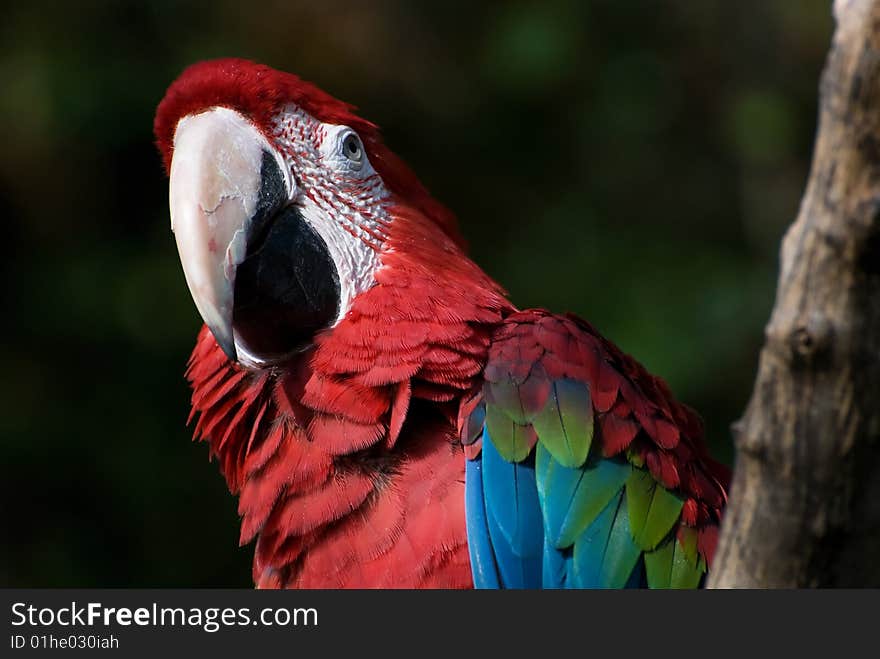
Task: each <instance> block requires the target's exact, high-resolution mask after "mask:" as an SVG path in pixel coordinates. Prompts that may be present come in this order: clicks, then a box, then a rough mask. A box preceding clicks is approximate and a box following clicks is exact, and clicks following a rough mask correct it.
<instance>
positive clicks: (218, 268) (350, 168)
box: [169, 106, 389, 367]
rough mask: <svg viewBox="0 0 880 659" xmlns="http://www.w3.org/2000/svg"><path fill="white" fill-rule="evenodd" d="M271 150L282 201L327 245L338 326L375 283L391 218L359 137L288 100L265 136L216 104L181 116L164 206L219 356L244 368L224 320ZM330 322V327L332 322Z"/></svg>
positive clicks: (241, 349)
mask: <svg viewBox="0 0 880 659" xmlns="http://www.w3.org/2000/svg"><path fill="white" fill-rule="evenodd" d="M264 152H268V153H270V154H272V155H273V156H275V158H276V159H277V162H278V165H279V168H280V170H281V172H282V175H283V176H284V183H285V186H286V190H287V192H288V203H289V204H294V205H296V206H298V207H299V208H300V211H301V215H302V217H303V219H304V220H305V221H306V222H308V223H309V224H310V225H311V226H312V228H313V229H314V230H315V232H316V233H318V235H320V236H321V238H322V239H323V240H324V242H325V243H326V245H327V248H328V251H329V253H330V256H331V258H332V259H333V261H334V264H335V266H336V270H337V272H338V275H339V284H340V304H339V315H338V317H337V318H336V321H335V322H336V323H338V322H339V320H341V319H342V318H343V317H344V316H345V315H346V314H347V313H348V311H349V309H350V308H351V304H352V301H353V300H354V298H355V297H356V296H357V295H358V294H360V293H362V292H363V291H365V290H367V289H369V288H370V287H371V286H373V284H374V283H375V278H374V273H375V271H376V270H377V269H378V268H379V266H380V261H379V253H380V251H381V250H382V248H383V244H384V237H385V232H386V229H387V226H388V222H389V217H388V214H387V212H386V210H385V205H384V203H383V202H384V201H385V200H386V199H387V197H388V191H387V190H386V189H385V186H384V184H383V182H382V180H381V178H380V177H379V175H378V174H377V173H376V172H375V171H374V170H373V167H372V165H371V164H370V162H369V160H368V159H367V155H366V152H365V150H364V147H363V144H362V143H361V141H360V138H359V137H358V136H357V134H356V133H355V132H354V131H353V130H351V129H350V128H348V127H346V126H339V125H333V124H325V123H322V122H319V121H317V120H316V119H314V118H313V117H311V116H310V115H308V114H307V113H305V112H303V111H302V110H300V109H298V108H296V107H295V106H290V107H288V108H286V109H285V110H284V111H283V112H282V113H280V114H279V115H278V116H277V117H276V120H275V122H274V123H273V126H272V140H271V143H270V140H269V139H267V138H266V137H265V136H264V135H263V133H262V132H261V131H260V130H259V129H258V128H257V127H256V126H255V125H254V124H253V123H251V122H250V121H249V120H248V119H247V118H245V117H244V116H242V115H241V114H239V113H238V112H235V111H234V110H230V109H228V108H222V107H216V108H211V109H209V110H207V111H205V112H202V113H199V114H196V115H190V116H187V117H184V118H183V119H181V120H180V122H179V123H178V125H177V130H176V132H175V136H174V151H173V157H172V161H171V172H170V184H169V202H170V208H171V228H172V231H174V235H175V239H176V242H177V247H178V251H179V253H180V259H181V262H182V264H183V269H184V274H185V276H186V282H187V285H188V286H189V289H190V293H191V294H192V297H193V300H194V302H195V304H196V308H197V309H198V311H199V313H200V314H201V316H202V318H203V320H204V321H205V323H206V324H207V325H208V327H209V328H210V329H211V331H212V332H213V333H214V336H215V338H216V339H217V341H218V343H220V345H221V347H223V348H224V350H225V351H226V352H227V354H234V355H235V357H236V358H237V359H238V361H239V362H240V363H242V364H243V365H245V366H251V367H259V366H266V365H268V362H267V361H266V360H264V359H261V358H260V357H259V356H257V355H254V354H251V353H250V352H249V351H248V350H247V349H246V348H245V346H243V345H242V343H241V341H240V340H239V339H238V337H237V336H236V334H235V332H234V330H233V326H232V310H233V303H234V300H233V292H234V289H235V272H236V268H237V267H238V265H239V264H240V263H241V262H242V261H243V260H244V258H245V253H246V248H247V232H248V229H249V226H250V221H251V218H252V217H253V216H254V213H255V211H256V208H257V202H258V199H259V194H260V184H261V180H260V171H261V162H262V157H263V153H264ZM334 324H335V323H334Z"/></svg>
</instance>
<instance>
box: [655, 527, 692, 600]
mask: <svg viewBox="0 0 880 659" xmlns="http://www.w3.org/2000/svg"><path fill="white" fill-rule="evenodd" d="M681 534H682V539H681V540H679V539H678V538H676V537H675V536H674V535H673V536H670V537H668V538H666V540H664V541H663V542H661V543H660V545H659V546H658V547H657V548H656V549H655V550H654V551H651V552H646V553H645V571H646V572H647V577H648V587H649V588H679V589H692V588H697V587H698V586H699V585H700V579H701V578H702V576H703V574H704V573H705V572H706V562H705V561H704V560H703V558H702V557H701V556H698V555H697V532H696V531H695V530H694V529H691V528H688V527H683V528H682V529H681Z"/></svg>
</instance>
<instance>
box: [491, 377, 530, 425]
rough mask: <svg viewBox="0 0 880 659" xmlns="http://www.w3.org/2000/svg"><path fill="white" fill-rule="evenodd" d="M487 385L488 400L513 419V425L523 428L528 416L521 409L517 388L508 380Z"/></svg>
mask: <svg viewBox="0 0 880 659" xmlns="http://www.w3.org/2000/svg"><path fill="white" fill-rule="evenodd" d="M487 384H488V387H489V397H488V398H489V400H490V401H491V402H492V403H494V404H495V405H496V406H497V407H498V408H499V409H501V410H503V411H504V412H505V413H506V414H507V416H509V417H510V418H511V419H513V421H514V423H517V424H519V425H521V426H524V425H526V424H527V423H528V422H529V418H528V415H527V414H526V412H525V410H524V409H523V405H522V401H521V400H520V397H519V387H518V386H517V385H516V384H514V383H513V382H512V381H511V380H510V379H505V380H502V381H501V382H489V383H487Z"/></svg>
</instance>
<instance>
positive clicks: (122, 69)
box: [0, 0, 832, 586]
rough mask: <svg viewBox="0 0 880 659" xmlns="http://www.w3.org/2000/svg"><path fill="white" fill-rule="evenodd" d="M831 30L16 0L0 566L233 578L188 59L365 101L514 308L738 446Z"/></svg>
mask: <svg viewBox="0 0 880 659" xmlns="http://www.w3.org/2000/svg"><path fill="white" fill-rule="evenodd" d="M831 29H832V20H831V15H830V6H829V3H828V2H825V1H822V0H804V1H799V2H792V1H790V0H772V1H768V0H749V1H742V2H724V1H723V0H711V1H710V0H706V1H697V0H666V1H651V0H643V1H640V2H635V1H627V2H621V1H619V0H618V1H613V2H612V1H611V0H603V1H592V2H591V1H586V0H583V1H580V2H576V1H574V0H549V1H547V2H542V3H538V2H503V3H470V2H449V1H445V2H441V1H437V2H420V3H415V2H407V1H405V0H386V1H382V2H370V3H355V2H350V3H345V2H339V1H324V2H294V1H291V0H283V1H277V2H268V3H263V4H261V5H260V6H259V7H257V6H256V5H248V4H246V3H240V2H233V1H231V0H214V2H212V3H209V4H202V3H198V4H197V3H187V2H172V1H170V0H165V1H161V2H159V1H153V2H143V3H127V2H119V1H116V0H114V1H111V0H106V1H104V2H99V1H91V2H77V3H51V4H49V3H43V2H40V1H31V2H16V3H12V4H11V5H10V4H9V3H7V6H6V7H5V9H4V20H3V21H2V23H0V80H2V83H3V91H2V93H0V120H2V125H3V126H5V130H4V131H3V143H2V146H0V210H2V216H3V218H4V219H5V224H4V225H5V226H6V227H7V229H6V230H7V231H8V232H9V233H8V234H7V251H6V257H5V258H4V259H3V261H2V268H3V278H4V287H3V289H2V295H3V299H2V304H3V307H2V308H3V311H4V314H3V317H4V319H5V320H4V322H3V324H2V330H0V331H2V333H3V341H2V344H0V359H2V363H3V364H4V367H5V368H4V373H5V377H3V378H2V380H0V387H2V395H0V406H2V407H0V450H2V456H3V457H2V462H0V464H2V470H3V471H2V474H0V482H2V485H3V490H4V491H3V496H2V499H0V506H2V508H0V510H2V519H3V521H4V524H5V529H6V530H5V533H4V535H3V540H2V543H0V585H11V586H199V585H211V586H221V585H222V586H235V585H249V584H250V557H251V549H250V548H242V549H239V548H237V540H238V524H237V517H236V512H235V509H236V502H235V501H234V499H233V498H232V497H231V496H229V495H228V493H227V492H226V490H225V486H224V484H223V481H222V479H221V477H220V476H219V475H218V473H217V468H216V466H215V465H210V464H208V463H207V462H208V461H207V450H206V447H205V446H199V445H193V444H191V443H190V441H189V439H190V435H191V430H190V429H188V428H186V427H185V422H186V417H187V413H188V402H189V392H188V389H187V386H186V383H185V382H184V380H183V370H184V367H185V363H186V359H187V357H188V353H189V350H190V348H191V346H192V343H193V340H194V337H195V334H196V331H197V329H198V326H199V319H198V316H197V314H196V311H195V309H194V307H193V305H192V304H191V301H190V297H189V294H188V292H187V289H186V286H185V284H184V280H183V276H182V273H181V270H180V268H179V265H178V261H177V254H176V251H175V248H174V242H173V239H172V235H171V232H170V231H169V219H168V212H167V187H166V185H167V184H166V181H165V178H164V175H163V173H162V171H161V166H160V163H159V160H158V157H157V155H156V152H155V149H154V147H153V145H152V132H151V126H152V117H153V111H154V109H155V106H156V104H157V103H158V101H159V100H160V99H161V97H162V95H163V92H164V90H165V88H166V87H167V85H168V84H169V83H170V82H171V81H172V80H173V79H174V78H175V76H176V75H177V74H178V73H179V72H180V71H181V70H182V69H183V68H184V67H185V66H186V65H187V64H190V63H192V62H194V61H196V60H199V59H205V58H210V57H216V56H224V55H235V56H242V57H249V58H253V59H257V60H261V61H264V62H266V63H268V64H271V65H273V66H275V67H277V68H281V69H285V70H289V71H292V72H296V73H298V74H300V75H301V76H303V77H304V78H306V79H309V80H312V81H314V82H316V83H317V84H318V85H319V86H321V87H323V88H324V89H326V90H327V91H329V92H331V93H333V94H334V95H336V96H338V97H341V98H343V99H345V100H348V101H350V102H353V103H356V104H357V105H358V106H360V108H361V109H362V112H363V114H364V115H365V116H367V117H369V118H370V119H372V120H374V121H376V122H377V123H379V124H380V125H382V126H383V128H384V130H385V134H386V137H387V141H388V142H389V143H390V144H391V146H392V147H393V148H394V149H395V150H396V151H397V152H398V153H400V154H401V155H402V156H404V157H405V158H406V159H407V160H408V161H409V162H410V163H411V164H412V165H413V167H414V168H415V169H416V171H417V172H419V174H420V176H421V177H422V179H423V180H424V181H425V183H426V184H427V185H428V186H429V187H430V188H431V189H432V190H433V191H434V193H435V194H436V195H437V196H438V198H440V199H442V200H443V201H445V202H446V203H447V204H448V205H449V206H450V207H451V208H453V209H454V210H455V211H456V212H457V213H458V215H459V217H460V221H461V223H462V226H463V230H464V233H465V235H466V236H467V238H468V239H469V241H470V244H471V251H472V254H473V256H474V258H475V259H476V260H477V261H478V262H479V263H481V264H482V265H483V266H484V267H485V268H486V270H487V271H488V272H489V273H490V274H491V275H493V276H494V277H496V278H497V279H498V280H499V281H501V282H502V283H503V284H504V285H505V286H506V287H507V288H508V290H509V291H510V293H511V295H512V297H513V299H514V300H515V301H516V302H517V303H518V304H519V305H521V306H545V307H549V308H551V309H554V310H556V311H565V310H571V311H574V312H577V313H578V314H580V315H583V316H584V317H586V318H588V319H589V320H591V321H592V322H593V323H594V324H595V325H596V326H597V327H598V328H599V329H600V330H601V331H603V332H604V333H605V334H606V335H607V336H608V337H609V338H611V339H612V340H614V341H615V342H617V343H618V344H619V345H620V346H621V347H622V348H623V349H624V350H625V351H627V352H630V353H632V354H634V355H636V356H637V357H638V358H639V359H640V360H641V361H642V362H643V363H644V364H645V365H646V366H647V367H648V368H649V369H651V370H652V371H654V372H656V373H658V374H661V375H663V376H664V377H666V378H667V380H668V381H669V382H670V384H671V386H672V388H673V390H674V391H675V392H676V394H677V395H678V396H679V397H680V398H681V399H682V400H684V401H685V402H688V403H690V404H691V405H693V406H694V407H696V408H697V409H698V410H699V411H700V412H701V414H702V415H703V417H704V418H705V421H706V426H707V430H708V435H709V438H710V441H711V443H712V445H713V449H714V451H715V453H716V454H717V455H718V456H720V457H721V458H722V459H724V460H727V461H730V460H731V459H732V450H731V446H730V440H729V430H728V428H729V424H730V423H731V422H732V421H733V420H735V419H736V418H738V416H739V415H740V414H741V412H742V410H743V409H744V406H745V404H746V401H747V398H748V395H749V392H750V389H751V384H752V379H753V377H754V371H755V366H756V360H757V354H758V349H759V346H760V344H761V337H762V328H763V325H764V322H765V320H766V318H767V316H768V312H769V309H770V307H771V304H772V300H773V291H774V287H775V277H776V259H777V250H778V244H779V239H780V237H781V235H782V232H783V231H784V228H785V226H786V225H787V224H788V223H789V222H790V221H791V220H792V219H793V218H794V216H795V214H796V211H797V207H798V202H799V197H800V193H801V190H802V187H803V184H804V181H805V178H806V174H807V170H808V165H809V157H810V149H811V145H812V139H813V135H814V126H815V116H816V93H817V84H818V77H819V72H820V70H821V66H822V62H823V59H824V53H825V51H826V48H827V45H828V42H829V39H830V33H831ZM10 241H11V242H10Z"/></svg>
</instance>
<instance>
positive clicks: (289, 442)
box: [187, 205, 512, 587]
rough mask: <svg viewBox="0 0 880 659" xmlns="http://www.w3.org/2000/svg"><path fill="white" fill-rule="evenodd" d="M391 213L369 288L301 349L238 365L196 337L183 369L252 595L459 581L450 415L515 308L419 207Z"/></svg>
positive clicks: (465, 569)
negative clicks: (235, 515)
mask: <svg viewBox="0 0 880 659" xmlns="http://www.w3.org/2000/svg"><path fill="white" fill-rule="evenodd" d="M391 215H392V218H393V220H392V228H391V230H390V233H389V238H388V240H387V243H386V245H385V249H384V250H383V252H382V254H381V262H382V267H381V268H380V269H379V270H378V271H377V273H376V280H377V283H376V285H375V286H374V287H373V288H371V289H370V290H368V291H366V292H365V293H363V294H361V295H360V296H359V297H358V298H356V300H355V302H354V304H353V306H352V308H351V309H350V311H349V312H348V314H347V315H346V316H345V317H344V318H343V319H342V320H341V321H340V322H339V323H338V324H337V325H336V326H335V327H333V328H331V329H328V330H326V331H324V332H322V333H320V334H319V335H318V336H317V337H316V340H315V344H314V346H313V347H312V348H311V349H309V350H308V351H306V352H304V353H302V354H300V355H298V356H296V357H295V358H294V359H291V360H290V361H289V362H288V363H285V364H282V365H279V366H277V367H274V368H272V369H269V370H265V371H255V372H251V371H246V370H243V369H241V368H240V367H239V366H237V365H235V364H233V363H230V362H229V361H228V360H227V358H226V357H225V355H224V354H223V352H222V351H221V350H220V349H219V347H218V346H217V344H216V343H215V341H214V339H213V337H212V335H211V334H210V333H209V332H208V331H207V330H206V329H203V330H202V332H201V334H200V335H199V338H198V343H197V345H196V348H195V351H194V352H193V355H192V358H191V360H190V366H189V370H188V371H187V376H188V378H189V379H190V381H191V383H192V386H193V397H192V410H193V415H195V414H196V413H198V414H199V419H198V423H197V425H196V435H197V436H199V437H201V438H203V439H206V440H207V441H208V442H209V443H210V445H211V452H212V454H213V455H215V456H216V457H217V458H218V460H219V462H220V465H221V469H222V471H223V473H224V475H225V476H226V480H227V482H228V484H229V488H230V490H231V491H232V492H233V493H237V494H238V495H239V514H240V515H241V518H242V528H241V542H242V543H247V542H249V541H251V540H252V539H253V538H254V537H257V536H258V540H257V546H256V554H255V557H254V566H253V576H254V581H255V582H256V583H257V585H258V586H261V587H276V586H294V587H345V586H350V587H365V586H375V587H388V586H397V587H416V586H422V587H424V586H429V587H430V586H437V587H468V586H470V584H471V576H470V567H469V563H468V556H467V548H466V530H465V519H464V491H463V490H464V474H463V472H464V460H463V457H461V458H458V459H450V458H452V457H453V455H452V454H453V453H458V452H459V451H460V450H461V449H460V447H458V446H457V445H456V442H455V422H456V414H457V411H458V403H459V401H460V399H461V397H462V395H463V394H464V393H465V392H467V391H468V390H469V389H471V387H472V386H473V383H474V380H475V378H476V377H477V375H478V374H479V373H480V372H481V371H482V369H483V366H484V364H485V361H486V355H487V351H488V343H489V334H490V332H491V330H492V328H493V327H494V326H495V325H496V324H497V323H498V322H499V321H500V320H501V319H502V318H503V316H504V315H506V314H508V313H510V312H511V311H512V307H511V305H510V303H509V302H507V301H506V299H505V298H504V296H503V294H502V291H501V290H500V289H499V287H498V286H497V285H496V284H495V283H494V282H492V281H491V280H490V279H489V278H488V277H487V276H486V275H485V274H484V273H483V272H482V271H481V270H480V269H479V268H478V267H477V266H476V265H474V264H473V263H472V262H471V261H470V260H468V259H467V258H466V257H465V256H464V255H463V254H462V252H461V251H460V249H459V247H458V246H457V245H456V243H455V242H454V241H453V239H452V238H450V237H449V236H448V235H447V234H446V233H445V232H444V230H442V229H441V228H440V227H439V226H437V225H436V224H435V223H434V222H433V221H431V220H429V219H428V218H426V217H425V215H424V214H423V213H422V212H421V211H420V210H419V209H416V208H412V207H408V206H400V205H398V206H396V207H393V208H392V209H391Z"/></svg>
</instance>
